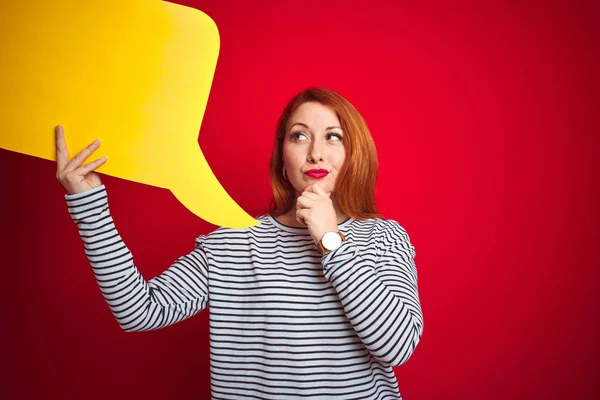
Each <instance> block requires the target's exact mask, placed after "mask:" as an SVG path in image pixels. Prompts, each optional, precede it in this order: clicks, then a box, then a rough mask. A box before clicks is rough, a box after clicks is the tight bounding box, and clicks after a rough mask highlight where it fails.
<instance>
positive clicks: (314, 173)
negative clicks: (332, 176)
mask: <svg viewBox="0 0 600 400" xmlns="http://www.w3.org/2000/svg"><path fill="white" fill-rule="evenodd" d="M327 174H329V172H328V171H327V170H326V169H311V170H309V171H306V172H305V173H304V175H306V176H310V177H311V178H317V179H319V178H324V177H326V176H327Z"/></svg>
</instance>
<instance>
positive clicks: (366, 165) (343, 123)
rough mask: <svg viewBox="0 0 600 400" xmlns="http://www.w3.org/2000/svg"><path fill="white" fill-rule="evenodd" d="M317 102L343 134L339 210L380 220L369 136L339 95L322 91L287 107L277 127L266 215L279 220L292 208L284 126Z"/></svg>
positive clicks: (314, 90) (374, 156)
mask: <svg viewBox="0 0 600 400" xmlns="http://www.w3.org/2000/svg"><path fill="white" fill-rule="evenodd" d="M307 102H317V103H321V104H323V105H324V106H327V107H329V108H331V109H332V110H333V111H334V112H335V113H336V115H337V117H338V119H339V120H340V127H341V128H342V131H343V132H344V140H343V143H344V149H345V152H346V159H345V161H344V164H343V166H342V169H341V171H340V174H339V176H338V179H337V182H336V187H335V193H336V199H337V201H338V205H339V207H340V210H341V211H342V212H343V213H344V214H345V215H347V216H349V217H353V218H355V219H359V220H360V219H366V218H381V215H380V214H379V213H377V206H376V204H375V184H376V181H377V150H376V148H375V142H374V141H373V137H372V136H371V132H369V129H368V128H367V124H366V122H365V120H364V119H363V117H362V116H361V115H360V113H359V112H358V111H357V110H356V108H354V106H353V105H352V104H351V103H350V102H349V101H348V100H346V99H345V98H344V97H342V96H341V95H339V94H337V93H335V92H333V91H331V90H329V89H324V88H309V89H306V90H304V91H302V92H300V93H298V94H297V95H296V96H294V98H292V100H290V102H289V103H288V104H287V106H286V107H285V109H284V110H283V113H282V114H281V116H280V117H279V121H278V123H277V128H276V134H275V144H274V147H273V153H272V155H271V164H270V177H271V188H272V189H273V199H272V200H271V205H270V208H269V214H270V215H272V216H279V215H282V214H285V213H286V212H288V211H289V210H290V209H291V208H292V207H295V206H296V205H295V203H294V200H295V189H294V187H293V186H292V184H291V183H290V182H289V181H288V180H287V179H285V178H284V177H283V141H284V139H285V134H286V127H287V124H288V122H289V120H290V118H291V117H292V115H293V114H294V112H295V111H296V109H297V108H298V107H300V106H301V105H302V104H304V103H307Z"/></svg>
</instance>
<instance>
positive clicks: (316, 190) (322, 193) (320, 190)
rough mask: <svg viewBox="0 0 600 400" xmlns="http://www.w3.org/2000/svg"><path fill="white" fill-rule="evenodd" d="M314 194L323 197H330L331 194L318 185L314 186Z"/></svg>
mask: <svg viewBox="0 0 600 400" xmlns="http://www.w3.org/2000/svg"><path fill="white" fill-rule="evenodd" d="M313 192H314V193H316V194H318V195H319V196H322V197H329V194H328V193H327V192H325V190H324V189H323V188H322V187H321V185H319V184H318V183H315V184H314V185H313Z"/></svg>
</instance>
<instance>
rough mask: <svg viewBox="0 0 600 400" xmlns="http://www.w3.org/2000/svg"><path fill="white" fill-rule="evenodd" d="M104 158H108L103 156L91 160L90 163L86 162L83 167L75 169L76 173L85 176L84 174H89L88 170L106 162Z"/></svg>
mask: <svg viewBox="0 0 600 400" xmlns="http://www.w3.org/2000/svg"><path fill="white" fill-rule="evenodd" d="M106 160H108V157H107V156H104V157H101V158H99V159H97V160H94V161H92V162H91V163H87V164H85V165H84V166H83V167H81V168H79V169H78V170H77V173H78V175H81V176H85V175H87V174H89V173H90V172H92V171H93V170H95V169H96V168H98V167H99V166H101V165H102V164H104V163H105V162H106Z"/></svg>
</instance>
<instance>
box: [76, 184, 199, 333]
mask: <svg viewBox="0 0 600 400" xmlns="http://www.w3.org/2000/svg"><path fill="white" fill-rule="evenodd" d="M65 199H66V201H67V206H68V208H69V213H70V214H71V218H72V219H73V221H74V222H75V223H76V224H77V226H78V228H79V235H80V236H81V239H82V240H83V243H84V249H85V254H86V256H87V258H88V260H89V262H90V265H91V267H92V270H93V272H94V275H95V277H96V281H97V282H98V286H99V287H100V291H101V292H102V295H103V296H104V299H105V300H106V302H107V303H108V305H109V307H110V309H111V311H112V312H113V314H114V316H115V318H116V319H117V322H118V323H119V325H120V326H121V328H122V329H123V330H125V331H126V332H135V331H148V330H153V329H159V328H163V327H165V326H169V325H172V324H175V323H177V322H179V321H183V320H184V319H186V318H189V317H191V316H192V315H194V314H196V313H198V312H199V311H201V310H202V309H204V308H206V307H207V306H208V284H207V283H208V278H207V277H208V261H207V259H206V255H205V253H204V251H203V248H202V243H203V239H204V236H199V237H198V238H197V239H196V248H195V249H194V250H193V251H192V252H191V253H189V254H187V255H185V256H183V257H180V258H178V259H177V260H176V261H175V262H174V263H173V265H171V266H170V267H169V268H168V269H167V270H166V271H165V272H163V273H162V274H161V275H159V276H157V277H155V278H154V279H152V280H150V281H148V282H146V280H145V279H144V277H143V276H142V275H141V273H140V272H139V271H138V269H137V268H136V266H135V265H134V263H133V256H132V255H131V252H130V251H129V249H128V248H127V247H126V246H125V243H123V240H122V239H121V237H120V236H119V233H118V232H117V229H116V228H115V225H114V222H113V219H112V216H111V215H110V211H109V207H108V199H107V193H106V188H105V187H104V185H101V186H99V187H96V188H94V189H91V190H88V191H85V192H82V193H78V194H67V195H65Z"/></svg>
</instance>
